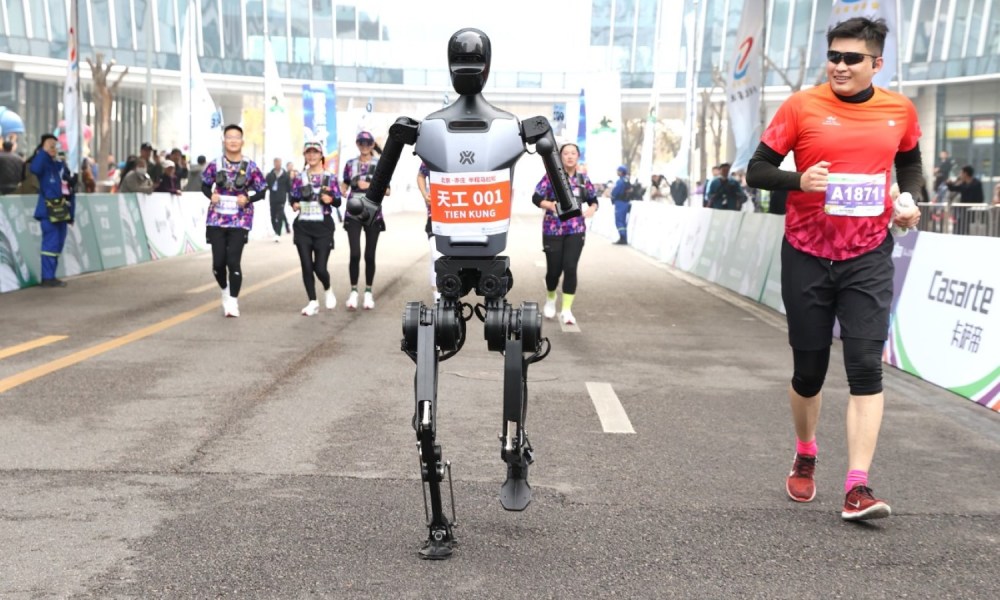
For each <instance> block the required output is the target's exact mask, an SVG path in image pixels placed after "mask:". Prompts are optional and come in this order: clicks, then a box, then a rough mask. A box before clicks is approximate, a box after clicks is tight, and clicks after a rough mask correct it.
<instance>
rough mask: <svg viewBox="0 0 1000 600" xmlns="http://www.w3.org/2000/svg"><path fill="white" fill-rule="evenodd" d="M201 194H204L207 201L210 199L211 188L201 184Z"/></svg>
mask: <svg viewBox="0 0 1000 600" xmlns="http://www.w3.org/2000/svg"><path fill="white" fill-rule="evenodd" d="M201 193H202V194H205V197H206V198H208V199H209V200H211V199H212V186H211V185H209V184H207V183H202V184H201Z"/></svg>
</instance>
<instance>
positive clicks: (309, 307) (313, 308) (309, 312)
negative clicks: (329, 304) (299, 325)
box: [302, 300, 319, 317]
mask: <svg viewBox="0 0 1000 600" xmlns="http://www.w3.org/2000/svg"><path fill="white" fill-rule="evenodd" d="M318 312H319V302H316V301H315V300H310V301H309V304H306V307H305V308H303V309H302V316H304V317H311V316H313V315H315V314H316V313H318Z"/></svg>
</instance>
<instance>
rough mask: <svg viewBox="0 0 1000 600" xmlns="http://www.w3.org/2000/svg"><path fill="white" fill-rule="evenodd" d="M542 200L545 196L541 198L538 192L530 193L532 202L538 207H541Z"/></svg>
mask: <svg viewBox="0 0 1000 600" xmlns="http://www.w3.org/2000/svg"><path fill="white" fill-rule="evenodd" d="M542 200H545V198H542V197H541V196H539V195H538V194H532V195H531V201H532V202H534V203H535V206H537V207H538V208H541V207H542Z"/></svg>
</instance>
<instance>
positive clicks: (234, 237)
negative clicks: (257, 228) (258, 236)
mask: <svg viewBox="0 0 1000 600" xmlns="http://www.w3.org/2000/svg"><path fill="white" fill-rule="evenodd" d="M205 238H206V239H207V240H208V243H209V244H210V245H211V246H212V273H213V274H214V275H215V280H216V281H217V282H218V283H219V287H220V288H222V289H225V288H226V285H228V286H229V295H230V296H232V297H233V298H236V297H238V296H239V295H240V287H242V286H243V269H241V268H240V260H241V259H242V258H243V246H245V245H246V243H247V240H249V238H250V232H249V231H247V230H246V229H242V228H240V227H208V228H207V229H206V231H205ZM227 270H228V271H229V273H228V275H229V276H228V277H227V276H226V271H227Z"/></svg>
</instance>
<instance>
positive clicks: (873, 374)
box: [792, 338, 885, 398]
mask: <svg viewBox="0 0 1000 600" xmlns="http://www.w3.org/2000/svg"><path fill="white" fill-rule="evenodd" d="M842 342H843V348H844V370H845V371H847V385H848V387H849V388H850V390H851V395H852V396H870V395H872V394H879V393H881V392H882V348H883V346H885V342H884V341H879V340H862V339H858V338H843V340H842ZM792 357H793V359H792V360H793V362H794V365H795V366H794V374H793V375H792V389H793V390H795V393H796V394H798V395H800V396H802V397H803V398H812V397H813V396H815V395H816V394H818V393H819V392H820V390H822V389H823V381H824V380H825V379H826V371H827V368H828V367H829V365H830V348H829V346H828V347H826V348H823V349H822V350H795V349H792Z"/></svg>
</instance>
